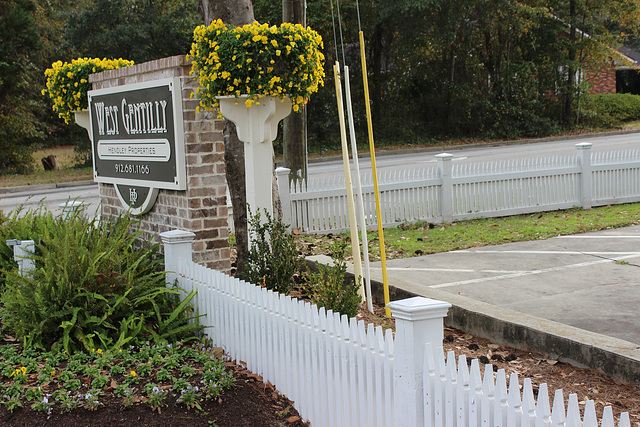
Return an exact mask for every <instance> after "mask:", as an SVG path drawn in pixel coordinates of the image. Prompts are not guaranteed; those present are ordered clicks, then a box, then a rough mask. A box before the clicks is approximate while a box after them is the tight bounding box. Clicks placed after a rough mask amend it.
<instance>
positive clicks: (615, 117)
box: [582, 93, 640, 127]
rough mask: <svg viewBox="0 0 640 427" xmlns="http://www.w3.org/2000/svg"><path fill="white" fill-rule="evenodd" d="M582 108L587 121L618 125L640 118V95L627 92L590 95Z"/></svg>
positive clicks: (595, 123)
mask: <svg viewBox="0 0 640 427" xmlns="http://www.w3.org/2000/svg"><path fill="white" fill-rule="evenodd" d="M582 109H583V111H582V113H583V117H584V119H585V120H586V121H587V123H592V124H594V125H597V126H604V127H616V126H620V124H622V123H623V122H626V121H631V120H638V119H640V96H639V95H631V94H627V93H625V94H623V93H617V94H599V95H589V96H586V97H585V98H584V101H583V104H582Z"/></svg>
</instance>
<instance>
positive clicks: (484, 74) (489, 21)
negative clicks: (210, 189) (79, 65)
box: [0, 0, 640, 171]
mask: <svg viewBox="0 0 640 427" xmlns="http://www.w3.org/2000/svg"><path fill="white" fill-rule="evenodd" d="M253 3H254V14H255V17H256V19H257V20H258V21H260V22H269V23H271V24H280V23H281V20H282V4H281V2H279V1H276V2H274V1H271V0H254V1H253ZM197 6H198V1H197V0H77V1H73V2H71V1H69V0H48V1H46V2H36V1H33V0H0V24H1V25H0V41H1V43H0V153H2V154H0V169H1V170H4V171H7V170H14V171H17V170H18V169H20V167H19V165H20V162H21V160H24V159H27V158H28V156H27V154H28V151H29V147H34V146H35V144H55V143H60V142H61V141H64V142H65V143H69V142H71V141H72V140H73V138H81V137H82V133H81V132H77V133H74V132H75V131H76V130H75V127H74V126H65V125H64V124H63V123H61V122H60V121H59V120H58V119H57V118H56V117H54V114H53V113H52V111H51V109H50V105H49V104H48V101H47V100H46V99H44V98H43V97H42V96H41V95H40V90H41V89H42V87H44V77H43V72H44V69H46V68H47V67H49V66H50V65H51V63H53V62H54V61H57V60H62V61H69V60H71V59H73V58H77V57H83V56H91V57H101V58H102V57H107V58H125V59H132V60H134V61H136V62H143V61H148V60H153V59H157V58H161V57H165V56H171V55H177V54H186V53H187V52H188V51H189V47H190V44H191V40H192V32H193V28H194V27H195V26H196V25H198V24H200V21H201V17H200V15H199V13H198V7H197ZM357 6H358V7H359V12H360V20H359V21H358V15H357V11H358V8H357V7H356V2H355V0H343V1H342V2H340V4H339V7H340V17H341V22H342V28H341V30H342V31H340V28H338V27H336V28H335V33H334V27H333V25H332V23H333V22H335V23H336V26H337V25H338V19H337V12H338V11H337V7H338V4H337V3H336V2H333V3H332V2H328V1H325V0H307V14H306V16H307V24H308V25H309V26H311V27H312V28H314V29H315V30H316V31H318V32H319V33H320V34H321V35H322V37H323V39H324V45H325V52H324V53H325V56H326V59H327V60H326V64H327V69H326V70H325V72H326V74H327V76H328V77H327V81H326V84H325V87H324V88H322V89H321V91H320V92H319V93H318V94H317V95H316V96H314V97H313V99H312V100H311V102H310V103H309V105H308V109H309V114H308V116H309V121H308V133H309V144H310V148H311V149H316V150H319V149H322V147H324V146H329V145H335V141H337V135H338V127H337V126H335V125H333V124H334V123H336V118H337V112H336V108H335V96H334V94H333V87H334V85H333V82H332V81H331V79H332V75H333V73H332V66H333V63H334V61H336V60H339V61H340V62H341V63H343V62H346V65H348V66H349V67H350V69H351V73H350V74H351V88H352V93H353V100H354V108H355V109H356V111H355V117H356V121H355V122H356V128H357V130H358V131H359V132H363V133H364V132H365V129H366V125H365V123H366V122H365V120H364V106H363V102H362V96H361V94H362V83H361V78H360V73H361V71H360V70H361V69H360V59H359V58H360V55H359V46H358V22H360V24H361V27H362V31H363V33H364V36H365V39H366V56H367V68H368V71H369V74H370V76H369V82H370V91H371V102H372V109H373V114H374V129H375V132H376V139H377V140H379V141H380V140H382V142H385V141H389V142H394V141H395V142H397V141H402V142H403V143H407V142H408V143H411V142H413V141H416V142H420V141H421V140H424V139H431V138H442V137H451V136H454V137H500V138H514V137H519V136H539V135H546V134H549V133H551V132H553V131H554V130H556V129H558V128H560V127H572V126H575V125H576V122H577V120H578V119H579V117H580V115H581V109H580V105H581V101H580V100H581V99H582V97H584V95H585V93H588V89H589V87H588V82H586V81H585V79H584V76H585V75H586V71H587V70H592V71H597V70H599V69H600V67H602V66H603V65H607V64H608V65H611V64H612V61H613V60H614V59H616V58H617V53H616V51H615V49H616V48H617V47H618V46H619V45H620V44H621V43H623V42H624V43H625V44H628V45H630V46H640V42H638V40H639V39H638V37H637V31H638V25H639V23H640V5H639V3H638V2H637V1H635V0H459V1H455V2H452V1H449V0H398V1H393V2H389V1H383V0H362V1H360V2H359V4H358V5H357ZM334 34H335V38H334ZM343 52H344V54H343ZM342 65H344V64H342ZM85 139H86V138H85ZM362 139H363V140H364V138H362Z"/></svg>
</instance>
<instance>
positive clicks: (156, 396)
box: [0, 342, 234, 414]
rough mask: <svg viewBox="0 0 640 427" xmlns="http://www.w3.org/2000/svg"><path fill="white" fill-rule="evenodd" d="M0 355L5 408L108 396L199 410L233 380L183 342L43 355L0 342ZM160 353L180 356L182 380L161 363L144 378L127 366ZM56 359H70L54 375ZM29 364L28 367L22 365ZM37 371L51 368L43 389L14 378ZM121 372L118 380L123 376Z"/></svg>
mask: <svg viewBox="0 0 640 427" xmlns="http://www.w3.org/2000/svg"><path fill="white" fill-rule="evenodd" d="M0 356H1V358H0V373H1V375H0V405H5V407H6V408H7V410H8V411H13V410H15V409H17V408H19V407H21V406H24V404H25V403H29V405H30V406H31V407H32V408H33V409H34V410H36V411H41V412H47V413H48V414H50V413H51V412H52V410H56V411H62V412H70V411H73V410H75V409H77V408H84V409H86V410H95V409H97V408H99V407H100V406H101V405H102V402H101V401H102V400H103V398H104V397H106V396H107V395H109V394H113V396H116V397H118V398H120V399H121V401H122V403H123V404H124V405H125V406H131V405H133V404H140V403H141V402H145V403H144V404H146V405H149V407H150V408H151V409H152V410H156V409H160V408H161V407H162V406H165V405H166V404H167V403H168V402H171V403H181V404H185V405H188V406H190V407H196V408H199V407H200V402H201V401H202V400H203V399H214V398H216V397H218V396H219V395H220V393H221V392H222V391H224V390H226V389H228V388H229V387H231V386H232V385H233V383H234V378H233V376H232V375H231V374H230V373H229V372H227V368H226V367H225V364H224V363H223V362H222V361H221V360H219V359H216V358H215V357H214V356H213V349H212V348H207V347H201V346H198V347H197V348H194V347H191V346H189V345H186V344H185V343H183V342H174V343H172V344H167V345H164V344H160V345H151V344H149V343H146V344H143V345H142V346H140V347H136V346H130V347H129V346H128V347H127V348H125V349H119V350H115V351H101V350H100V351H95V352H92V353H90V354H87V353H76V354H73V355H68V354H67V353H63V352H62V351H61V350H57V351H48V352H43V353H39V352H34V351H31V350H23V351H19V350H17V346H15V345H3V346H0ZM163 356H167V357H174V358H177V359H180V360H183V365H182V366H184V367H188V368H189V369H190V372H192V373H191V374H190V376H189V377H185V378H182V377H180V373H179V370H177V369H175V370H171V371H167V369H166V368H163V367H162V364H160V365H158V366H156V367H153V368H152V371H150V372H149V373H148V374H147V375H145V376H144V379H140V377H141V376H140V375H135V371H131V370H130V369H131V368H130V366H131V364H135V365H138V366H140V365H142V364H145V363H146V362H147V361H148V360H155V359H162V357H163ZM59 359H68V360H69V363H68V364H67V369H65V370H64V371H61V372H58V373H57V375H55V376H54V374H55V372H53V369H52V368H51V367H50V366H49V365H48V364H49V363H51V361H53V360H59ZM28 366H31V367H33V369H32V370H29V369H28V368H26V367H28ZM43 366H44V368H41V367H43ZM41 369H51V370H52V371H51V372H49V381H47V386H46V387H45V386H44V385H42V386H41V385H34V384H30V383H27V384H24V385H23V384H22V383H23V382H24V381H23V378H18V377H17V376H18V375H19V376H21V377H24V378H27V377H26V375H30V374H32V373H33V372H37V371H38V370H41ZM103 370H104V371H107V372H110V374H109V375H110V376H111V377H108V376H106V375H99V373H100V372H101V371H103ZM161 371H166V372H167V373H168V374H167V375H166V377H165V378H164V379H161V378H160V376H161V375H160V372H161ZM16 372H17V373H18V374H16ZM125 372H126V376H125V378H124V379H123V378H122V374H123V373H125ZM25 374H26V375H25ZM92 374H95V375H92ZM173 375H175V376H176V377H173ZM3 376H4V378H3ZM87 376H91V377H93V378H94V379H93V380H92V382H91V386H90V387H91V388H90V389H87V388H85V386H86V384H87ZM131 378H135V382H136V383H137V384H136V386H135V387H134V386H131V385H128V384H127V383H128V382H131V380H130V379H131ZM169 379H171V380H172V381H173V382H174V383H175V387H174V388H173V389H169V387H168V385H169V384H167V382H168V380H169ZM154 381H157V382H154ZM52 390H53V391H52ZM47 391H52V392H51V393H47ZM31 402H33V403H31Z"/></svg>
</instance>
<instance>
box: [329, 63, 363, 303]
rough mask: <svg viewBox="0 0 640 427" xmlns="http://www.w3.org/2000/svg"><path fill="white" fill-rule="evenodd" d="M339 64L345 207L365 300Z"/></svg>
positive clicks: (336, 74) (336, 67)
mask: <svg viewBox="0 0 640 427" xmlns="http://www.w3.org/2000/svg"><path fill="white" fill-rule="evenodd" d="M339 64H340V63H339V62H338V61H336V63H335V65H334V66H333V76H334V78H335V83H336V100H337V102H338V118H339V120H340V136H341V140H342V163H343V165H344V178H345V184H346V187H347V206H348V208H349V228H350V230H351V253H352V255H353V266H354V270H355V276H356V283H357V284H358V293H359V294H360V296H361V297H364V298H366V295H365V294H364V290H363V289H362V282H361V281H360V279H361V278H362V260H361V259H360V243H359V240H358V225H357V221H356V210H355V207H354V201H353V184H352V183H351V169H350V168H349V148H348V147H347V127H346V125H345V122H344V107H343V104H342V83H341V82H340V69H339Z"/></svg>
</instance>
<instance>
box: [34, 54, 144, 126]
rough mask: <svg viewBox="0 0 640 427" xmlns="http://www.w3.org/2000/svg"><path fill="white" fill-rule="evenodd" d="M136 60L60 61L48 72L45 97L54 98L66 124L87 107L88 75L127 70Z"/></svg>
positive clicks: (95, 59)
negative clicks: (124, 68)
mask: <svg viewBox="0 0 640 427" xmlns="http://www.w3.org/2000/svg"><path fill="white" fill-rule="evenodd" d="M129 65H133V61H128V60H125V59H122V58H120V59H98V58H78V59H74V60H73V61H71V63H68V62H64V63H63V62H62V61H57V62H54V63H53V64H52V65H51V68H48V69H47V70H46V71H45V73H44V74H45V76H47V88H46V89H43V90H42V94H43V95H46V94H48V95H49V97H51V99H53V110H54V111H56V112H58V116H60V117H61V118H63V119H64V121H65V122H66V123H71V122H73V120H74V114H73V113H74V112H75V111H81V110H86V109H87V108H88V100H87V91H89V90H90V89H91V83H89V74H93V73H98V72H100V71H105V70H113V69H116V68H121V67H127V66H129Z"/></svg>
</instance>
